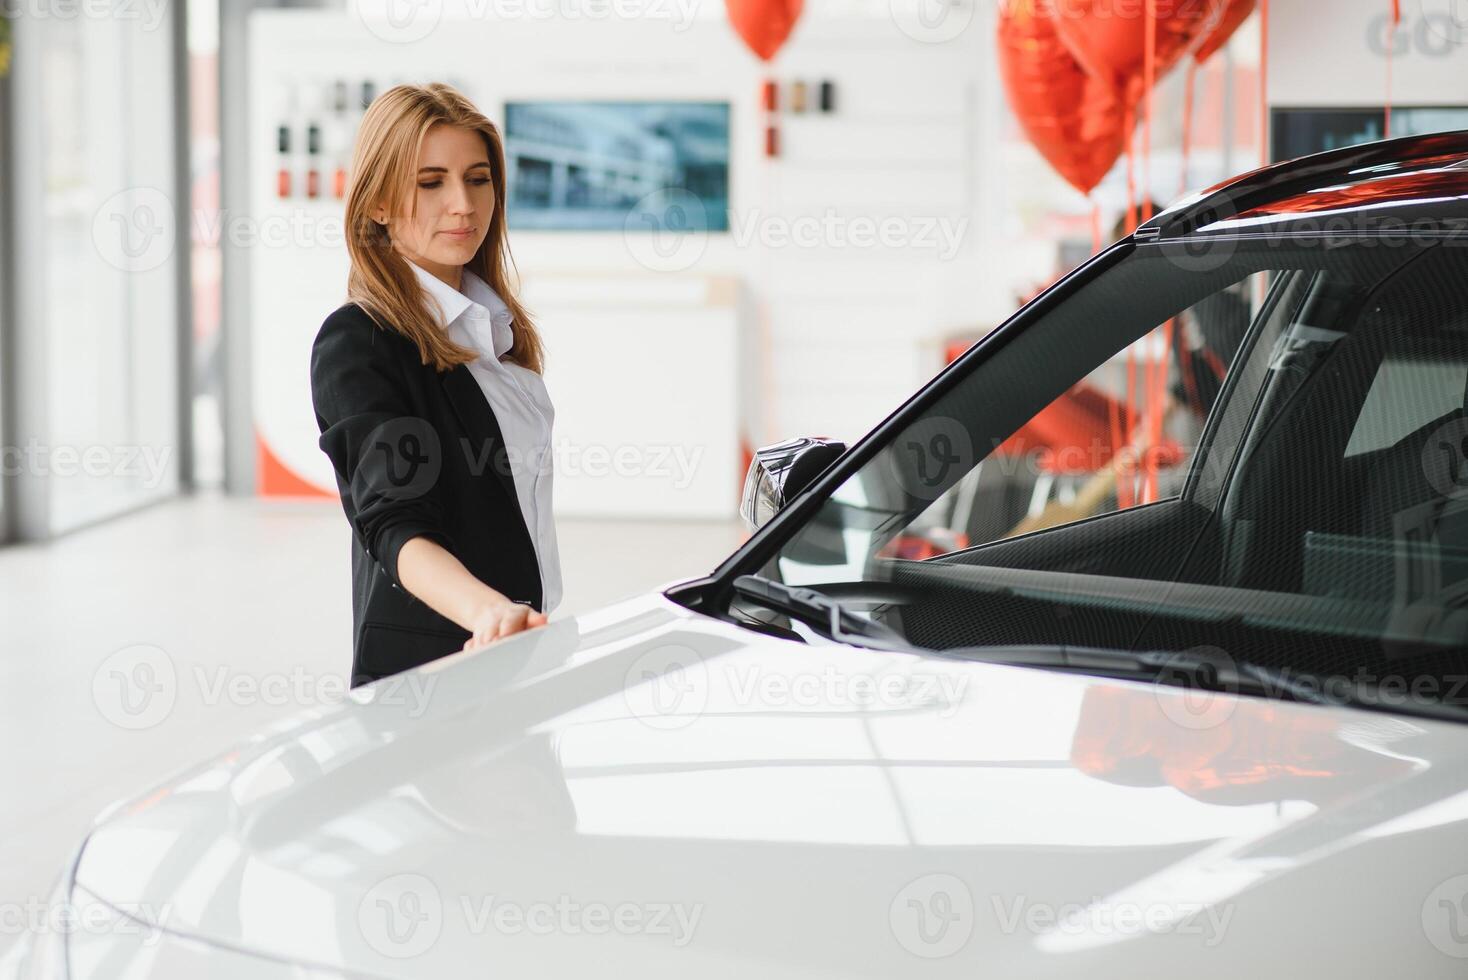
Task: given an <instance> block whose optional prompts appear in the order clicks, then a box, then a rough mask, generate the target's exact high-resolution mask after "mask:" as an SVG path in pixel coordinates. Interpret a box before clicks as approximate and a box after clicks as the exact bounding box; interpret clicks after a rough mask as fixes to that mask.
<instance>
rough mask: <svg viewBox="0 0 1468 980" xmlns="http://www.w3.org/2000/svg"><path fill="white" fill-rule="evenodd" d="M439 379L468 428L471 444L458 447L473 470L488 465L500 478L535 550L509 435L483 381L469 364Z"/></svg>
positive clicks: (498, 478) (453, 368)
mask: <svg viewBox="0 0 1468 980" xmlns="http://www.w3.org/2000/svg"><path fill="white" fill-rule="evenodd" d="M438 378H439V381H440V382H441V383H442V384H443V389H444V393H445V394H447V395H448V399H449V404H450V405H452V406H453V408H454V414H455V415H457V416H458V417H459V424H460V425H461V426H463V427H464V438H465V439H467V440H468V443H469V444H468V445H467V446H465V445H460V446H457V447H454V448H456V449H458V450H460V451H462V452H464V453H465V456H466V459H467V461H468V463H469V466H470V468H471V469H474V470H476V471H482V468H483V467H485V466H488V467H489V471H490V472H491V473H493V474H494V476H495V478H496V479H497V480H499V481H500V485H501V486H503V487H504V488H505V493H506V494H507V495H508V496H509V498H510V503H511V505H512V506H513V507H514V508H515V515H516V517H518V518H519V520H518V521H517V523H518V524H519V525H520V527H521V528H522V529H523V530H524V531H525V540H526V541H527V542H529V543H530V546H531V550H532V551H534V550H535V541H534V537H533V536H532V535H531V533H530V529H529V527H527V526H526V524H525V515H524V514H523V513H521V511H520V497H519V495H518V494H516V493H515V478H514V475H513V474H512V473H511V472H510V464H509V459H508V456H507V454H506V452H505V437H504V434H503V433H502V432H501V431H500V424H499V421H498V420H497V419H496V418H495V417H494V411H493V409H491V408H490V407H489V400H488V399H487V398H485V397H484V392H483V391H482V390H481V389H480V387H479V382H478V381H475V380H474V375H472V374H470V373H469V368H468V367H467V366H466V365H463V364H456V365H454V366H453V367H452V368H451V369H449V370H447V371H442V372H439V375H438Z"/></svg>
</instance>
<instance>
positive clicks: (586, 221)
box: [505, 102, 729, 231]
mask: <svg viewBox="0 0 1468 980" xmlns="http://www.w3.org/2000/svg"><path fill="white" fill-rule="evenodd" d="M505 157H506V167H507V170H508V174H507V184H508V187H507V193H506V199H507V202H508V203H507V206H506V210H507V212H508V217H509V222H510V227H511V228H527V229H542V230H557V231H596V230H617V231H621V230H624V229H633V228H642V227H649V228H656V227H660V226H661V225H660V222H662V221H663V220H664V214H665V210H666V209H667V208H668V207H669V206H670V204H671V203H673V202H676V203H678V204H679V205H682V206H684V207H686V205H687V203H688V202H690V201H694V202H696V203H698V204H701V205H702V209H703V214H702V215H701V216H699V218H700V219H701V220H702V221H703V222H704V225H703V227H704V228H705V229H707V230H709V231H727V230H728V228H729V104H728V103H727V102H511V103H509V104H507V105H506V106H505ZM680 214H681V212H680ZM644 219H645V220H644ZM695 220H698V219H695Z"/></svg>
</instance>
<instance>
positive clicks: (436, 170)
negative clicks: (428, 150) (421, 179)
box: [418, 160, 489, 174]
mask: <svg viewBox="0 0 1468 980" xmlns="http://www.w3.org/2000/svg"><path fill="white" fill-rule="evenodd" d="M487 166H489V161H488V160H480V161H479V162H478V163H471V164H469V166H467V167H465V168H464V169H465V170H466V171H468V170H474V169H476V168H478V167H487ZM418 172H419V173H420V174H446V173H448V172H449V168H448V167H419V168H418Z"/></svg>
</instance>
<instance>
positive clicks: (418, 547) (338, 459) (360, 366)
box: [311, 306, 545, 647]
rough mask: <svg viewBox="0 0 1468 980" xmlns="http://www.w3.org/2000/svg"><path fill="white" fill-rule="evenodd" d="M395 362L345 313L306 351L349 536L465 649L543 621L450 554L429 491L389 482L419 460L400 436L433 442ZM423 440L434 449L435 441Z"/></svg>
mask: <svg viewBox="0 0 1468 980" xmlns="http://www.w3.org/2000/svg"><path fill="white" fill-rule="evenodd" d="M400 356H402V355H401V351H400V350H398V349H395V338H394V337H392V336H390V335H388V334H387V333H386V332H385V331H383V330H382V329H381V328H379V327H377V326H376V325H375V324H373V323H372V321H371V320H370V319H368V318H367V316H366V315H365V314H364V313H362V312H360V310H359V309H357V308H356V307H351V306H346V307H342V308H341V309H339V310H337V311H336V312H335V313H333V314H332V315H331V316H329V317H327V319H326V322H325V323H324V324H322V327H321V331H320V332H319V333H318V334H317V336H316V341H315V343H314V344H313V345H312V350H311V400H312V403H313V404H314V406H315V409H316V422H317V426H318V427H319V428H320V430H321V439H320V446H321V449H322V450H323V451H324V452H325V453H326V455H327V456H328V457H329V458H330V459H331V462H332V466H333V468H334V469H335V470H336V476H337V482H338V484H339V486H340V488H341V501H342V508H343V509H344V510H345V511H346V515H347V520H348V521H349V522H350V523H351V525H352V530H353V531H354V532H355V533H356V535H357V537H358V539H359V540H360V541H361V542H362V545H363V547H364V548H365V549H366V551H367V553H368V555H370V556H371V557H372V559H373V560H374V561H376V562H377V563H378V564H380V565H381V566H382V569H383V571H384V572H386V573H387V576H388V578H389V580H391V581H392V583H393V584H394V585H396V586H397V587H398V588H400V589H403V590H404V591H406V592H407V593H408V594H409V595H411V596H413V597H414V598H415V599H419V600H421V601H423V602H424V603H426V604H427V605H428V606H429V607H430V608H432V609H433V610H434V611H435V612H437V613H439V614H440V615H443V616H446V617H448V618H449V619H451V620H452V621H454V622H455V623H458V624H459V625H460V626H462V627H463V628H464V629H466V630H468V631H469V632H470V633H471V634H473V635H472V636H471V637H470V640H469V643H468V644H466V647H472V646H479V645H481V644H483V643H487V642H489V641H490V640H493V639H494V638H495V637H497V636H505V635H508V634H510V633H515V632H518V631H519V630H521V629H525V628H526V627H527V626H537V625H540V624H541V623H544V622H545V617H544V616H542V615H541V614H540V613H536V612H533V611H532V610H530V609H529V607H526V606H521V605H519V604H518V603H514V602H511V601H510V600H509V599H508V598H506V597H505V596H504V595H501V594H500V593H499V592H497V591H495V590H494V589H492V588H490V587H489V586H488V585H485V584H484V583H483V582H481V581H479V580H478V579H477V578H475V577H474V576H473V574H471V573H470V572H469V570H468V569H466V568H465V567H464V566H463V564H462V563H461V562H460V561H459V560H458V559H457V558H455V557H454V556H453V553H452V548H453V542H452V540H451V539H450V538H449V536H448V534H447V533H446V531H445V530H444V526H443V512H442V509H441V507H440V506H439V502H438V495H437V494H436V493H435V492H434V489H433V487H432V486H431V485H428V486H418V485H416V484H414V483H413V482H412V481H411V480H410V481H409V483H408V484H407V485H399V484H398V483H397V482H395V481H394V479H393V475H394V474H397V473H402V472H407V473H412V472H413V471H414V470H415V469H416V467H417V466H418V465H419V463H420V462H421V460H417V459H408V458H405V457H404V456H403V455H402V452H403V449H402V447H403V445H405V440H403V438H402V436H403V435H404V434H405V433H408V434H417V435H420V436H432V435H433V433H432V432H431V430H430V431H429V432H427V433H424V432H423V431H422V429H423V427H425V426H427V424H428V423H427V422H426V421H425V420H423V419H421V418H416V417H414V415H413V412H412V409H411V407H410V403H409V401H408V398H407V396H406V394H405V392H404V391H403V375H402V366H401V364H400V363H399V357H400ZM427 441H428V444H430V445H434V446H436V440H435V439H428V440H427ZM414 445H415V446H416V445H417V443H416V442H415V443H414ZM416 452H421V450H415V453H416ZM410 545H411V547H410Z"/></svg>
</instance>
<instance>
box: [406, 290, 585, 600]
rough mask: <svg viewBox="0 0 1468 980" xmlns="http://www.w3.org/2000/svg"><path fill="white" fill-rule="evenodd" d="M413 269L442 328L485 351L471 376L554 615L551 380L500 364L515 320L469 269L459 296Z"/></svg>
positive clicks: (557, 563) (557, 578) (556, 566)
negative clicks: (501, 448)
mask: <svg viewBox="0 0 1468 980" xmlns="http://www.w3.org/2000/svg"><path fill="white" fill-rule="evenodd" d="M408 266H409V268H411V269H412V270H413V272H414V274H415V275H417V277H418V281H419V283H421V284H422V286H423V288H424V290H425V291H426V292H427V293H428V295H429V296H430V297H431V298H432V299H434V300H436V301H437V303H438V306H439V307H440V312H441V318H440V319H439V326H441V327H444V328H445V329H446V330H447V331H448V334H449V337H450V339H452V340H453V341H454V342H455V343H458V344H461V345H463V346H464V347H467V348H469V349H470V350H477V351H479V355H480V356H479V359H478V360H476V361H473V362H471V363H470V364H469V365H468V367H469V373H470V374H472V375H473V376H474V380H475V381H477V382H479V388H480V390H481V391H483V392H484V397H485V400H486V401H488V402H489V406H490V408H492V409H493V410H494V417H495V421H497V422H498V423H499V427H500V434H501V435H503V436H504V440H505V450H506V452H507V453H508V455H509V460H510V471H511V473H512V474H513V476H514V484H515V495H516V496H517V497H518V498H519V500H520V512H521V513H522V514H523V515H524V516H525V526H526V527H527V528H528V529H529V530H530V538H531V540H532V541H534V542H535V557H536V559H537V560H538V561H539V563H540V585H541V593H542V599H541V602H542V606H541V611H542V612H544V613H546V614H547V615H549V614H550V612H551V610H552V609H554V608H555V607H556V606H557V605H558V604H559V603H560V601H561V555H560V550H559V547H558V545H557V543H556V524H555V519H554V516H553V515H552V514H551V480H552V476H553V469H554V467H553V465H552V464H553V460H552V450H551V426H552V423H553V422H554V420H555V414H556V413H555V408H554V407H553V406H552V405H551V401H550V395H549V394H548V393H547V392H546V390H545V381H544V379H542V378H541V376H540V375H538V374H536V373H535V372H534V371H531V370H528V369H527V368H523V367H521V366H520V365H518V364H515V363H513V362H511V361H502V360H500V357H501V356H502V355H503V354H504V353H505V352H506V351H508V350H509V349H510V347H511V346H512V345H513V344H514V340H515V338H514V333H513V332H512V330H511V328H510V323H511V320H512V318H513V315H512V314H511V313H510V309H509V307H507V306H506V305H505V302H504V300H502V299H501V298H500V297H499V294H497V293H496V292H495V291H494V289H493V288H491V287H490V285H489V283H487V282H485V281H484V280H483V279H481V278H479V277H478V276H476V275H475V274H474V273H472V272H470V271H469V270H468V269H465V270H464V271H463V280H462V282H461V287H462V289H463V292H460V291H458V290H456V289H454V288H453V287H451V286H449V285H448V284H447V283H445V282H444V281H443V280H441V279H439V278H438V277H437V276H435V275H433V274H432V273H430V272H428V271H426V270H424V269H421V268H419V267H418V266H417V265H416V264H414V263H413V262H411V261H410V262H409V263H408ZM429 306H430V308H431V307H432V304H429Z"/></svg>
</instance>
